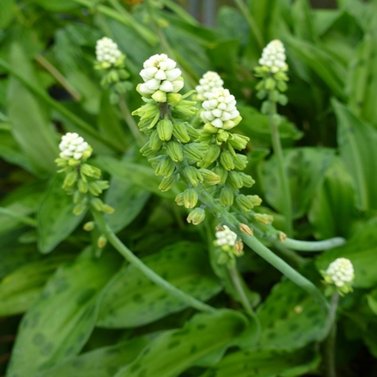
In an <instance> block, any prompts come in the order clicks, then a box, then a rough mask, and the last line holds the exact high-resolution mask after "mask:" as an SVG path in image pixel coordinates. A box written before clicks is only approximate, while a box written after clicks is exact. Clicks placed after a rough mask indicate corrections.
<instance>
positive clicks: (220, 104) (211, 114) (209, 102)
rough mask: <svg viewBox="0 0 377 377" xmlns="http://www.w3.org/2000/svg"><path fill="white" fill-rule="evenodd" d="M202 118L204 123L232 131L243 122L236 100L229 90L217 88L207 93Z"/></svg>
mask: <svg viewBox="0 0 377 377" xmlns="http://www.w3.org/2000/svg"><path fill="white" fill-rule="evenodd" d="M206 96H207V99H206V100H205V101H204V102H203V103H202V108H203V111H202V112H201V114H200V116H201V119H202V120H203V122H205V123H209V124H211V125H212V126H214V127H216V128H224V129H227V130H228V129H231V128H233V127H235V126H237V124H238V123H239V122H240V121H241V117H240V113H239V111H238V110H237V107H236V103H237V102H236V100H235V98H234V96H233V95H231V94H230V92H229V90H228V89H224V88H216V89H213V90H212V91H211V92H207V93H206Z"/></svg>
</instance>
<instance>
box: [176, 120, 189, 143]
mask: <svg viewBox="0 0 377 377" xmlns="http://www.w3.org/2000/svg"><path fill="white" fill-rule="evenodd" d="M173 135H174V136H175V138H176V139H177V140H179V141H180V142H181V143H188V142H189V141H190V136H189V134H188V132H187V128H186V124H185V123H182V122H176V123H175V124H174V127H173Z"/></svg>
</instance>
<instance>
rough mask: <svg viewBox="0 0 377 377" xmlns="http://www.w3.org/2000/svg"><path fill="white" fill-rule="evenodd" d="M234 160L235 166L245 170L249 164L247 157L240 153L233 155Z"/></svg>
mask: <svg viewBox="0 0 377 377" xmlns="http://www.w3.org/2000/svg"><path fill="white" fill-rule="evenodd" d="M233 161H234V166H235V167H236V169H237V170H244V169H245V168H246V166H247V163H248V161H247V157H246V156H245V155H243V154H239V153H237V154H236V155H235V156H234V157H233Z"/></svg>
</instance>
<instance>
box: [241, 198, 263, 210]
mask: <svg viewBox="0 0 377 377" xmlns="http://www.w3.org/2000/svg"><path fill="white" fill-rule="evenodd" d="M236 202H237V205H238V207H239V208H240V209H241V210H242V211H245V212H248V211H250V210H251V209H253V208H254V207H257V206H259V205H261V203H262V199H261V198H260V197H259V196H258V195H243V194H241V195H238V196H237V198H236Z"/></svg>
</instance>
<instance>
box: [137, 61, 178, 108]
mask: <svg viewBox="0 0 377 377" xmlns="http://www.w3.org/2000/svg"><path fill="white" fill-rule="evenodd" d="M143 67H144V68H143V69H142V70H141V71H140V76H141V77H142V79H143V80H144V83H142V84H139V85H138V88H137V89H138V91H139V93H140V94H141V95H142V96H144V97H152V98H153V99H154V100H155V101H156V102H167V93H178V92H179V91H180V90H181V89H182V88H183V86H184V82H183V78H182V72H181V70H180V69H179V68H177V63H176V62H175V61H174V60H173V59H170V58H169V57H168V56H167V55H166V54H156V55H153V56H151V57H150V58H149V59H148V60H146V61H145V62H144V65H143Z"/></svg>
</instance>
